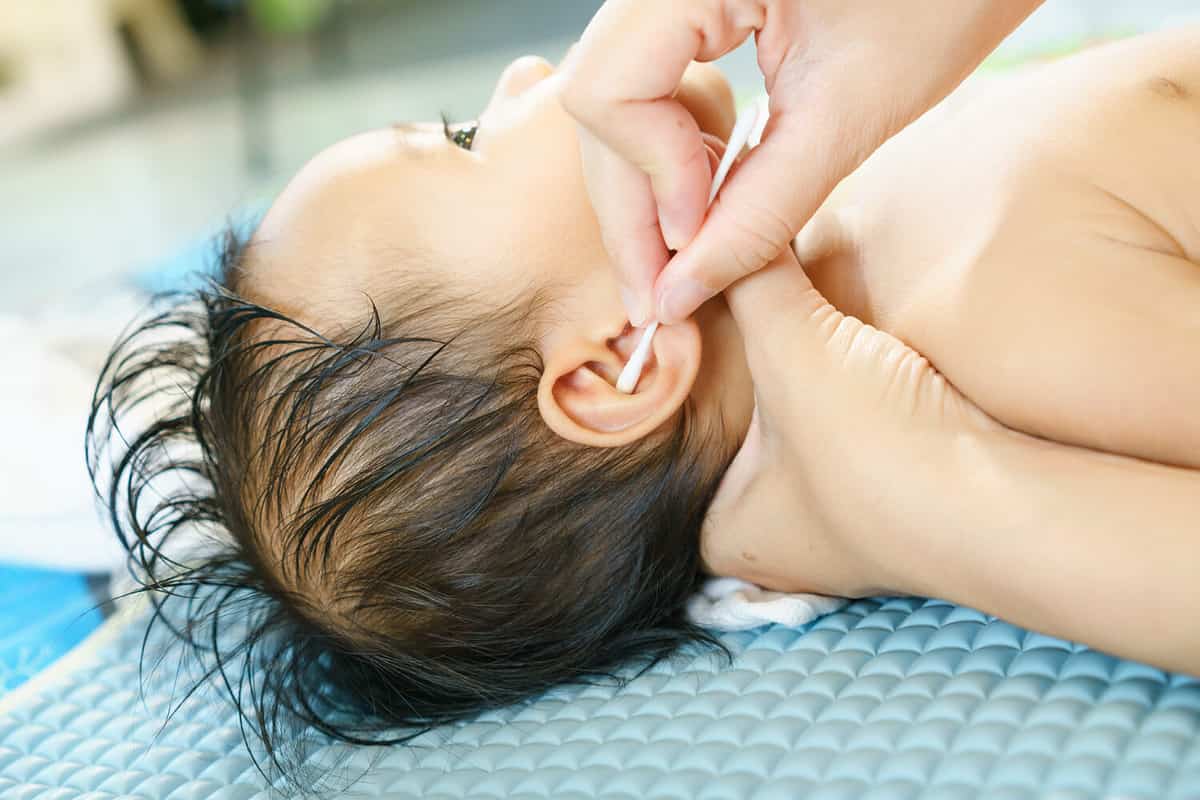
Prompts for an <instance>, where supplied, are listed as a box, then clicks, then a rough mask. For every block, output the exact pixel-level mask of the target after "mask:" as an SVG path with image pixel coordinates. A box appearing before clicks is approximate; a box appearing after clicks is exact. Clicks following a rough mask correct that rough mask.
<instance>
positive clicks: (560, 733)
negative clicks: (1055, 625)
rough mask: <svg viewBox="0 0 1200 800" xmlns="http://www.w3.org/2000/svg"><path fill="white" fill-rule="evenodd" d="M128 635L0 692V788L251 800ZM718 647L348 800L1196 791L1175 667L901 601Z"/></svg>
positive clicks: (403, 751)
mask: <svg viewBox="0 0 1200 800" xmlns="http://www.w3.org/2000/svg"><path fill="white" fill-rule="evenodd" d="M141 635H142V629H141V625H140V624H139V623H138V622H137V621H135V622H134V623H133V624H132V625H130V626H128V627H127V628H126V629H124V630H122V631H121V632H120V633H118V634H117V635H116V636H114V637H112V638H111V639H110V640H109V641H102V642H98V643H95V645H94V646H93V647H92V648H91V651H90V652H88V653H87V655H86V658H83V659H82V660H79V661H78V663H76V664H75V665H74V668H73V670H71V671H70V672H68V673H67V674H62V675H51V676H47V677H53V678H55V680H51V681H42V682H40V683H38V684H37V685H36V686H35V685H34V684H30V686H28V687H26V688H25V689H24V690H21V691H20V692H17V693H14V695H13V696H11V697H10V698H9V702H8V703H6V704H5V707H4V708H3V710H2V711H0V797H3V798H5V799H6V800H8V798H23V799H26V798H27V799H30V800H32V798H39V800H40V799H43V798H82V797H86V798H89V800H100V799H101V798H110V797H112V798H115V797H122V798H155V799H156V800H158V799H160V798H210V797H211V798H257V797H263V798H265V797H267V796H268V794H267V792H266V788H265V786H264V785H263V783H262V780H261V779H260V778H259V776H258V775H257V773H256V772H255V771H254V770H253V767H252V765H251V762H250V759H249V757H248V755H247V754H246V752H245V750H244V749H243V746H242V743H241V739H240V735H239V733H238V730H237V726H236V724H235V722H234V719H233V716H232V714H231V713H230V712H229V711H228V709H226V708H225V706H224V705H223V704H220V703H214V702H212V701H211V698H199V699H197V701H196V702H192V703H189V704H188V705H187V706H186V707H185V710H184V711H183V712H181V713H180V715H178V716H177V717H176V718H175V719H174V720H173V721H172V722H171V723H169V724H167V725H166V726H165V727H164V726H163V719H164V717H165V715H166V711H167V709H168V707H169V704H170V702H171V698H172V697H173V696H175V695H173V694H172V692H173V691H175V692H178V691H181V689H179V688H175V689H174V690H173V688H172V681H171V678H172V677H173V675H174V671H173V670H160V671H158V672H157V673H151V675H152V677H151V679H150V680H149V682H148V683H147V686H146V696H145V701H144V703H143V701H141V700H139V697H138V688H137V685H138V670H137V658H136V656H137V652H138V648H139V646H140V642H141ZM726 641H727V642H728V643H729V644H730V646H731V647H732V648H733V649H734V651H735V652H736V654H737V658H736V660H735V662H734V664H733V665H732V666H722V665H720V664H719V663H718V661H717V659H715V658H714V657H713V656H711V655H706V654H699V655H696V654H693V655H681V656H680V657H678V658H677V659H676V660H675V661H674V662H673V663H671V664H664V665H659V666H658V667H656V668H655V669H653V670H651V671H650V672H648V673H646V674H645V675H643V676H641V677H640V678H638V679H636V680H634V681H633V682H631V683H630V684H628V685H627V686H625V687H624V688H623V689H619V690H618V689H614V688H612V687H597V686H582V687H581V686H570V687H560V688H558V689H555V690H552V691H551V692H549V693H547V694H546V695H545V696H543V697H541V698H539V699H537V700H535V701H532V702H530V703H527V704H524V705H521V706H517V707H514V708H510V709H506V710H504V711H502V712H495V713H488V714H484V715H482V716H480V717H479V718H477V719H475V720H473V721H471V722H468V723H464V724H461V725H457V726H450V727H446V728H442V729H439V730H437V731H434V732H431V733H430V734H428V735H425V736H423V737H422V738H420V739H418V740H417V741H416V742H415V743H414V744H413V745H411V746H408V747H397V748H392V749H388V750H383V751H379V750H373V751H366V750H363V751H359V752H355V753H354V754H353V755H352V757H351V760H350V762H349V766H350V767H351V768H355V769H357V768H361V769H366V768H367V767H368V766H372V764H371V762H372V758H374V759H377V760H376V762H375V763H374V764H373V766H372V769H371V772H370V773H369V774H368V776H367V777H366V778H365V779H363V780H362V781H360V782H359V783H358V784H357V785H356V786H355V787H354V791H355V794H356V795H359V796H365V797H374V796H386V797H399V798H404V797H422V798H431V799H432V798H445V799H446V800H450V799H451V798H465V797H471V798H488V797H494V798H600V797H603V798H743V797H748V798H762V799H763V800H766V798H794V797H805V798H809V799H810V800H812V799H816V798H893V797H895V798H918V797H919V798H976V797H984V798H1025V797H1053V798H1056V799H1063V800H1065V799H1067V798H1100V797H1106V798H1118V797H1119V798H1164V799H1165V798H1200V681H1198V680H1196V679H1193V678H1188V677H1183V676H1177V675H1170V674H1164V673H1163V672H1161V671H1159V670H1156V669H1152V668H1150V667H1146V666H1143V665H1140V664H1135V663H1131V662H1127V661H1120V660H1117V659H1113V658H1110V657H1108V656H1104V655H1101V654H1099V653H1096V652H1094V651H1091V650H1088V649H1086V648H1081V647H1079V646H1077V645H1072V644H1069V643H1065V642H1062V641H1058V640H1056V639H1051V638H1047V637H1044V636H1039V635H1036V634H1031V633H1028V632H1026V631H1023V630H1020V629H1018V628H1015V627H1013V626H1011V625H1008V624H1006V623H1003V622H999V621H996V620H994V619H991V618H989V617H986V616H983V615H981V614H979V613H977V612H975V611H971V610H968V609H963V608H958V607H955V606H951V605H948V604H945V603H941V602H937V601H923V600H917V599H895V600H887V601H875V600H871V601H859V602H856V603H854V604H852V605H850V606H849V607H847V608H846V609H845V610H843V611H841V612H838V613H835V614H832V615H830V616H828V617H825V618H823V619H821V620H819V621H817V622H816V623H814V624H813V625H811V626H809V627H808V628H807V629H804V630H792V629H785V628H781V627H769V628H762V629H758V630H755V631H749V632H744V633H740V634H731V635H728V636H727V637H726ZM84 647H85V648H86V647H87V645H86V644H85V646H84ZM35 689H36V691H33V690H35ZM13 701H16V702H13ZM326 752H332V751H326ZM320 755H321V753H320V752H318V757H320Z"/></svg>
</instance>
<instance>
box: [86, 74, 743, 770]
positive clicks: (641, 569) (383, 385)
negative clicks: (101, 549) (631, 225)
mask: <svg viewBox="0 0 1200 800" xmlns="http://www.w3.org/2000/svg"><path fill="white" fill-rule="evenodd" d="M557 83H558V81H557V79H556V78H555V77H554V76H553V70H552V69H551V68H550V66H549V65H548V64H546V63H545V62H544V61H541V60H537V59H522V60H520V61H518V62H516V63H514V64H513V65H512V66H511V67H510V68H509V69H508V70H506V72H505V73H504V75H503V77H502V78H501V80H500V83H499V86H498V87H497V90H496V92H495V95H494V97H493V99H492V101H491V103H490V104H489V106H488V108H487V109H486V110H485V111H484V112H483V114H482V115H481V117H480V120H479V124H478V127H477V128H476V126H474V125H471V126H466V127H461V128H457V127H450V128H443V126H441V125H435V124H431V125H416V126H399V127H397V128H395V129H389V130H382V131H376V132H372V133H367V134H363V135H361V136H357V137H354V138H352V139H349V140H347V141H344V142H341V143H340V144H338V145H335V146H334V147H332V148H330V149H329V150H327V151H326V152H324V153H322V154H321V155H319V156H318V157H317V158H315V159H314V160H313V161H312V162H311V163H310V164H308V165H307V166H306V167H305V168H304V169H303V170H302V171H301V172H300V174H299V175H297V176H296V177H295V178H294V179H293V180H292V182H291V183H290V184H289V186H288V187H287V188H286V189H285V190H284V192H283V193H282V194H281V196H280V197H279V198H278V200H277V201H276V203H275V204H274V206H273V207H272V208H271V209H270V211H269V212H268V214H267V215H266V217H265V218H264V219H263V221H262V222H261V224H260V225H259V227H258V229H257V231H256V232H255V233H254V235H253V237H251V240H250V242H249V243H248V244H247V245H245V246H242V245H239V244H236V243H235V244H234V245H233V246H231V247H229V248H228V249H227V250H226V252H225V255H224V258H223V274H222V278H221V284H222V287H221V289H220V290H216V289H214V290H212V291H207V292H203V293H202V295H201V303H200V307H198V308H197V307H196V306H195V305H193V306H188V307H180V308H176V309H173V310H169V311H167V312H166V313H165V315H164V316H163V317H160V318H159V319H158V321H157V322H152V323H151V324H150V325H148V326H144V327H143V328H142V329H141V330H140V331H139V332H137V333H135V335H134V336H133V337H131V338H130V339H128V340H126V341H125V342H123V343H122V344H121V345H120V346H119V347H118V349H117V351H116V353H115V354H114V358H113V360H111V361H110V364H109V367H108V369H107V370H106V372H105V375H104V376H103V377H102V385H101V391H100V394H99V395H98V401H97V404H96V412H95V413H94V415H93V425H92V440H93V444H94V445H96V446H98V447H102V446H103V445H104V443H105V441H107V440H108V439H109V438H111V437H110V436H109V433H110V431H108V430H107V428H106V425H105V424H103V422H104V420H106V419H111V420H113V421H114V422H120V420H121V418H122V417H123V416H124V415H125V414H126V412H127V411H128V409H129V408H130V407H131V406H133V405H136V404H138V403H139V402H141V401H143V400H144V399H145V398H146V397H147V396H150V397H156V396H157V397H161V398H163V400H162V403H163V406H162V408H161V409H160V410H158V411H157V412H156V413H155V414H154V422H153V423H152V424H151V425H150V427H149V428H148V429H147V430H146V431H145V433H144V434H143V435H141V436H137V437H135V436H130V435H129V433H128V432H126V434H125V437H124V438H125V440H126V441H128V442H131V444H130V445H129V453H128V456H127V457H126V458H124V459H119V460H118V461H117V468H116V476H115V480H114V481H113V483H112V494H111V495H110V500H111V501H112V504H113V506H114V507H115V508H116V509H117V513H115V514H114V520H115V521H116V523H117V525H118V531H119V533H121V534H122V535H123V537H124V538H125V540H126V542H127V544H128V546H129V547H130V549H131V552H132V553H133V554H134V555H135V557H136V558H137V559H138V560H139V561H140V562H141V563H142V566H143V571H145V572H147V573H149V574H148V576H147V583H148V585H149V586H151V587H152V588H173V589H174V590H175V591H176V592H177V593H178V592H180V591H183V593H185V594H187V593H189V592H195V593H196V594H197V595H198V596H202V597H203V598H204V599H203V601H202V602H199V603H198V604H197V606H196V608H197V609H199V610H191V609H189V611H188V612H187V625H188V630H187V633H188V634H189V635H190V636H191V638H192V639H193V641H194V642H195V641H198V640H200V639H202V638H207V633H205V632H203V631H201V630H199V628H200V627H201V626H208V628H210V629H212V630H213V631H216V632H217V633H218V634H219V633H220V631H219V630H218V629H219V628H221V627H223V626H231V625H234V624H237V625H246V626H248V628H247V630H248V631H249V632H248V634H246V635H243V636H240V638H239V640H238V642H237V643H235V646H232V647H231V648H228V649H227V652H225V653H224V654H223V655H224V658H223V659H222V663H223V664H225V666H224V667H223V668H222V669H223V670H229V671H230V672H231V673H232V672H236V671H240V670H251V669H253V670H256V671H257V674H259V675H261V677H262V680H264V681H265V682H266V685H265V686H264V687H263V689H265V691H251V692H250V693H249V694H241V688H240V687H239V688H238V689H237V691H234V690H232V689H231V692H233V694H234V699H235V702H238V703H239V707H240V708H242V710H243V714H244V715H246V719H247V720H248V721H250V722H251V723H252V724H253V727H254V728H256V729H257V732H258V734H259V735H260V736H261V737H262V738H264V739H265V740H267V741H268V742H269V743H271V744H272V745H273V746H275V747H278V746H279V745H280V744H282V743H281V742H279V741H278V740H279V738H280V737H281V736H282V735H283V734H284V733H285V731H286V728H285V727H284V726H285V725H286V724H287V722H288V721H289V720H291V721H293V722H297V721H298V722H299V723H301V724H303V725H306V726H315V727H316V728H318V729H319V730H322V731H324V732H325V733H329V734H332V735H334V736H336V737H340V738H343V739H346V740H350V741H355V740H359V739H371V740H379V739H380V736H379V735H380V734H384V738H386V734H393V735H396V736H401V737H403V736H409V735H412V733H413V727H414V726H415V727H416V728H418V729H420V728H423V727H427V726H429V725H433V724H437V723H440V722H445V721H448V720H453V719H457V718H461V717H464V716H466V715H469V714H471V713H473V712H476V711H478V710H480V709H483V708H488V707H494V706H499V705H504V704H508V703H511V702H514V701H516V700H519V699H522V698H525V697H528V696H530V695H533V694H536V693H537V692H539V691H541V690H543V689H545V688H548V687H550V686H552V685H554V684H557V683H560V682H563V681H569V680H578V679H584V678H586V677H588V676H594V675H597V674H605V673H609V672H611V671H612V670H614V669H615V668H617V667H619V666H620V665H621V664H623V663H625V662H627V661H629V660H631V659H632V660H640V661H642V662H646V661H649V662H650V663H653V661H655V660H657V659H658V658H661V657H662V656H664V655H666V654H668V653H670V652H671V651H672V650H674V649H675V648H676V647H678V646H679V645H681V644H683V643H686V642H688V641H695V640H702V639H705V638H706V635H705V634H704V633H703V631H701V630H699V629H697V628H695V627H693V626H691V625H690V624H689V623H688V622H687V621H686V620H685V618H684V603H685V601H686V599H687V597H688V596H689V595H690V594H691V593H692V592H693V591H694V589H695V587H696V585H697V583H698V581H699V579H700V578H701V575H702V563H701V557H700V527H701V522H702V520H703V518H704V514H705V511H706V509H707V506H708V504H709V501H710V499H711V497H712V495H713V493H714V491H715V489H716V486H717V483H718V481H719V479H720V477H721V475H722V474H723V472H724V469H725V467H726V466H727V465H728V462H729V459H730V458H731V457H732V455H733V453H734V452H735V450H736V448H737V446H738V444H739V443H740V440H741V438H742V436H743V435H744V432H745V430H746V428H747V426H748V424H749V419H750V414H751V411H752V407H753V395H752V388H751V385H750V381H749V377H748V372H747V371H746V368H745V363H744V360H743V356H742V349H741V341H740V338H739V337H738V335H737V331H736V328H735V327H734V326H733V324H732V320H731V318H730V317H729V314H728V311H727V309H726V308H725V306H724V303H723V301H722V300H719V299H718V300H716V301H713V302H711V303H710V304H708V305H707V306H705V307H704V308H703V309H701V311H700V312H699V313H698V314H697V316H696V318H695V319H694V320H693V321H690V322H688V323H685V324H682V325H675V326H669V327H664V328H662V329H660V331H659V332H658V334H657V336H656V337H655V339H654V346H653V355H652V357H651V358H650V360H649V361H648V363H647V366H646V369H645V370H644V371H643V374H642V378H641V381H640V382H639V384H638V387H637V390H636V391H635V392H634V393H632V394H622V393H621V392H618V391H617V390H616V388H615V383H616V379H617V375H618V374H619V373H620V371H621V368H622V366H623V365H624V363H625V361H626V359H627V358H628V356H629V354H630V353H631V352H632V350H633V348H634V346H635V345H636V343H637V340H638V338H639V333H640V332H639V331H636V330H633V329H632V328H631V327H630V326H629V324H628V321H627V318H626V316H625V312H624V310H623V307H622V303H621V300H620V293H619V288H618V285H617V283H616V279H615V277H614V272H613V270H612V268H611V265H610V263H609V261H608V257H607V255H606V253H605V249H604V247H603V244H602V242H601V240H600V234H599V229H598V226H597V223H596V220H595V217H594V216H593V213H592V210H591V207H590V205H589V203H588V199H587V194H586V191H585V188H584V182H583V177H582V171H581V166H580V161H579V154H578V142H577V138H576V131H575V127H574V125H573V124H572V122H571V120H570V119H569V117H568V116H567V115H566V114H565V112H564V111H563V110H562V108H561V106H560V104H559V103H558V99H557ZM680 98H681V100H683V102H684V103H685V104H686V105H687V106H688V107H689V109H690V110H691V111H692V112H693V114H694V115H695V116H696V118H697V120H698V121H699V122H700V123H701V126H702V127H703V128H705V129H706V130H707V131H708V132H710V133H713V134H717V135H719V136H721V137H722V138H724V137H725V136H727V135H728V128H729V126H730V124H731V123H732V117H733V108H732V102H731V98H730V96H729V91H728V88H727V87H726V86H725V85H724V83H723V81H721V80H720V79H719V78H718V77H717V76H716V74H715V73H714V72H712V71H708V70H703V69H697V70H692V71H690V72H689V77H688V82H687V84H686V86H685V87H684V89H683V90H681V92H680ZM171 325H179V326H182V327H183V328H184V329H185V331H186V333H187V336H185V337H183V338H180V337H169V338H168V339H167V340H165V341H163V340H161V339H159V340H157V342H156V343H154V344H144V343H145V342H146V339H145V338H144V334H148V333H152V332H153V331H155V330H159V329H161V328H163V327H164V326H171ZM181 372H182V374H183V375H184V377H183V378H182V385H183V386H184V387H185V388H186V389H187V391H186V392H185V394H184V395H180V394H179V393H178V387H179V386H180V385H181V378H180V374H181ZM147 386H148V387H151V389H150V392H149V394H147V392H145V391H142V389H143V388H145V387H147ZM180 472H190V473H191V474H195V475H198V477H199V478H200V479H201V480H200V481H199V488H197V481H195V480H185V481H178V482H176V483H175V484H172V487H173V488H167V489H163V488H159V489H158V490H156V491H154V492H152V491H142V490H143V489H145V488H146V487H148V486H149V484H150V482H151V481H155V482H157V483H159V484H160V486H161V484H162V478H163V476H164V474H165V473H180ZM185 523H200V524H202V525H210V526H217V527H219V528H220V529H221V533H220V536H219V537H217V542H218V544H217V545H216V546H215V547H214V548H213V549H210V550H209V551H208V552H207V554H206V555H205V557H204V558H203V560H202V561H201V562H200V563H198V564H196V565H194V566H192V565H189V567H187V568H182V567H179V566H178V565H176V564H174V563H173V562H171V561H170V560H168V559H167V557H166V556H165V555H164V554H162V543H163V540H164V539H165V538H167V537H169V536H170V535H171V534H172V533H174V531H176V530H177V529H181V527H182V526H183V524H185ZM231 656H232V657H231ZM237 659H241V660H240V661H238V660H237ZM234 664H236V665H237V667H236V670H235V669H234V667H233V666H232V665H234ZM230 677H231V680H232V681H233V684H231V685H233V686H238V684H237V675H236V674H232V675H231V676H230ZM246 705H249V706H251V707H252V708H250V709H247V708H245V706H246ZM271 752H272V758H273V759H274V758H276V756H275V753H276V752H277V751H275V750H272V751H271ZM278 763H279V762H278V760H277V764H278Z"/></svg>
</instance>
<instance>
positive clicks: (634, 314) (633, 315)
mask: <svg viewBox="0 0 1200 800" xmlns="http://www.w3.org/2000/svg"><path fill="white" fill-rule="evenodd" d="M621 304H622V305H624V306H625V311H626V312H627V313H628V314H629V324H630V325H632V326H633V327H635V328H640V327H642V326H643V325H645V324H646V310H645V307H644V306H643V304H642V301H641V299H640V298H639V296H638V293H637V292H635V291H633V290H632V289H630V288H629V287H627V286H622V287H621Z"/></svg>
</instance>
